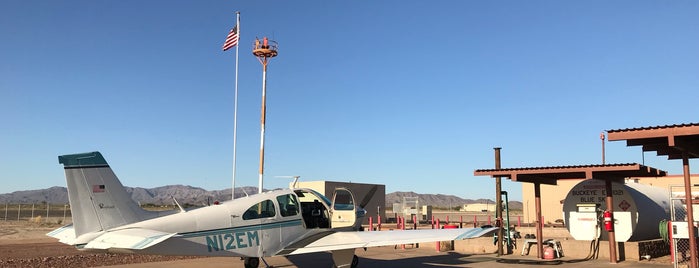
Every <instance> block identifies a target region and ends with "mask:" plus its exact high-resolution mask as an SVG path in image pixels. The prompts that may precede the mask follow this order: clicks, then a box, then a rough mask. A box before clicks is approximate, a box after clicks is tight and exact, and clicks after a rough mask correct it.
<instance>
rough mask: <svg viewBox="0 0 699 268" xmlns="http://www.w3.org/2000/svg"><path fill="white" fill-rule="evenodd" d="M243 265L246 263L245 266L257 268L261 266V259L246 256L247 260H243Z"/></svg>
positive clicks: (246, 267)
mask: <svg viewBox="0 0 699 268" xmlns="http://www.w3.org/2000/svg"><path fill="white" fill-rule="evenodd" d="M243 265H245V268H257V267H259V266H260V259H259V258H245V261H243Z"/></svg>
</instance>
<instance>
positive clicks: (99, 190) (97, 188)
mask: <svg viewBox="0 0 699 268" xmlns="http://www.w3.org/2000/svg"><path fill="white" fill-rule="evenodd" d="M92 192H93V193H104V184H100V185H92Z"/></svg>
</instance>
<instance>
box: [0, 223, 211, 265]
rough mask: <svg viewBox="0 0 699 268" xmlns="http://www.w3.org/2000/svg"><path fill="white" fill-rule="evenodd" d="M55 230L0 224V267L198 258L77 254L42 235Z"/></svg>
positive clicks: (127, 262) (108, 263) (52, 227)
mask: <svg viewBox="0 0 699 268" xmlns="http://www.w3.org/2000/svg"><path fill="white" fill-rule="evenodd" d="M58 227H59V226H57V225H49V224H39V223H31V222H17V221H13V222H2V223H0V267H97V266H108V265H118V264H132V263H145V262H160V261H171V260H183V259H195V258H201V257H191V256H158V255H132V254H109V253H94V252H87V251H79V250H77V249H75V247H73V246H69V245H65V244H62V243H59V242H58V240H57V239H53V238H50V237H48V236H46V235H45V234H46V233H47V232H50V231H51V230H53V229H55V228H58Z"/></svg>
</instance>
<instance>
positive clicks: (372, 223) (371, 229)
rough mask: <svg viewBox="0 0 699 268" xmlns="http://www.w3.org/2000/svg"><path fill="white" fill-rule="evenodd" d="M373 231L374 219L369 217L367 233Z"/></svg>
mask: <svg viewBox="0 0 699 268" xmlns="http://www.w3.org/2000/svg"><path fill="white" fill-rule="evenodd" d="M373 230H374V219H372V218H371V217H369V232H371V231H373Z"/></svg>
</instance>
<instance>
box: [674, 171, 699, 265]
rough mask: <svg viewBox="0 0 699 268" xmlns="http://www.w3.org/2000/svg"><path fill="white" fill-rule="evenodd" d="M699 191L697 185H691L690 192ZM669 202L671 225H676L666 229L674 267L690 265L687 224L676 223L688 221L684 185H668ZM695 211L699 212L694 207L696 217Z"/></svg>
mask: <svg viewBox="0 0 699 268" xmlns="http://www.w3.org/2000/svg"><path fill="white" fill-rule="evenodd" d="M697 191H699V188H698V187H692V192H693V193H694V192H697ZM670 202H671V203H672V206H670V219H671V220H672V222H673V225H675V226H677V228H676V229H678V230H674V229H675V227H670V230H668V232H669V233H671V235H672V240H671V241H670V243H672V249H671V250H672V256H673V261H674V267H675V268H683V267H690V266H691V259H690V256H691V254H690V246H689V236H688V232H689V229H688V227H687V225H682V224H679V225H677V224H678V223H681V222H684V223H686V222H687V221H688V219H687V204H686V200H685V191H684V186H680V185H678V186H670ZM696 213H699V211H697V210H696V209H695V210H694V217H695V218H696V217H697V215H696ZM679 229H684V230H679ZM695 255H696V254H695Z"/></svg>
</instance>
